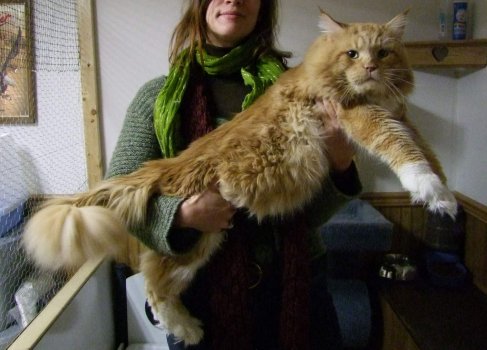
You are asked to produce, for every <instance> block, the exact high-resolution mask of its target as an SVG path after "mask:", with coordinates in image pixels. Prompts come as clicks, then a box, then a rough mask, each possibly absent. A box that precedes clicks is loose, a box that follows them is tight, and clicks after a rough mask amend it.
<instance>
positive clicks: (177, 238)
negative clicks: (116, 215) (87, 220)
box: [107, 77, 361, 256]
mask: <svg viewBox="0 0 487 350" xmlns="http://www.w3.org/2000/svg"><path fill="white" fill-rule="evenodd" d="M164 81H165V77H159V78H156V79H153V80H151V81H149V82H147V83H146V84H145V85H144V86H143V87H142V88H141V89H140V90H139V92H138V93H137V95H136V96H135V98H134V99H133V101H132V102H131V104H130V106H129V108H128V111H127V115H126V118H125V121H124V125H123V128H122V131H121V134H120V136H119V139H118V142H117V146H116V148H115V151H114V153H113V156H112V159H111V162H110V166H109V169H108V172H107V177H113V176H118V175H123V174H127V173H130V172H132V171H134V170H136V169H137V168H139V167H140V166H141V165H142V163H144V162H145V161H148V160H152V159H158V158H161V157H163V154H162V153H161V150H160V147H159V143H158V141H157V138H156V134H155V131H154V125H153V124H154V123H153V109H154V103H155V100H156V97H157V95H158V93H159V91H160V90H161V88H162V86H163V84H164ZM345 179H346V181H343V180H344V178H343V177H341V178H340V179H333V177H330V178H327V179H326V180H325V183H324V185H323V189H322V192H321V193H319V194H318V195H317V196H316V197H315V199H314V200H313V201H312V202H311V203H310V204H308V205H307V206H306V208H305V211H306V217H307V222H308V227H310V228H311V231H310V234H309V240H310V244H311V254H312V256H318V255H320V254H322V253H323V252H324V251H325V248H324V245H323V243H322V241H321V238H320V237H319V234H318V232H317V228H318V227H319V226H321V225H322V224H323V223H324V222H326V220H328V219H329V218H330V217H331V216H332V215H333V214H334V213H335V212H336V211H337V210H338V209H339V208H340V207H342V206H343V205H344V204H345V203H346V202H348V201H349V200H350V199H351V198H353V197H355V196H356V195H358V193H359V192H360V191H361V184H360V181H359V179H358V175H357V172H356V169H355V166H352V167H351V168H350V169H349V171H348V173H347V174H346V176H345ZM182 201H183V198H179V197H169V196H164V195H160V196H157V197H156V198H154V199H153V200H152V202H151V203H150V206H149V208H150V209H149V212H148V220H147V224H146V226H145V227H140V228H138V230H137V231H136V232H133V234H134V235H135V236H136V237H137V238H138V239H139V240H141V241H142V242H143V243H144V244H145V245H147V246H148V247H149V248H151V249H153V250H156V251H159V252H161V253H165V254H171V255H175V254H180V253H181V252H182V251H184V250H186V249H189V248H190V247H191V246H192V245H193V244H194V243H195V242H196V240H197V239H198V238H199V236H198V234H195V233H194V230H193V231H184V230H177V229H174V228H172V224H173V221H174V217H175V214H176V211H177V210H178V207H179V205H180V204H181V202H182ZM273 234H276V233H275V232H274V233H273ZM277 234H278V233H277ZM181 241H186V242H185V243H184V244H183V245H184V246H186V248H185V249H181ZM175 242H178V243H177V244H176V243H175Z"/></svg>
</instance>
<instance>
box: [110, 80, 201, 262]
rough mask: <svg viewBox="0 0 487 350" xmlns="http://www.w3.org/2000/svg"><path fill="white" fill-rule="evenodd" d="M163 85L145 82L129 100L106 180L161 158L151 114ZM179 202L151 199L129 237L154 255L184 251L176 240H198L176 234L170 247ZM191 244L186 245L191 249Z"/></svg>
mask: <svg viewBox="0 0 487 350" xmlns="http://www.w3.org/2000/svg"><path fill="white" fill-rule="evenodd" d="M164 81H165V78H164V77H159V78H156V79H153V80H151V81H149V82H147V83H146V84H144V85H143V86H142V87H141V89H140V90H139V91H138V93H137V94H136V96H135V98H134V99H133V100H132V102H131V104H130V106H129V108H128V110H127V114H126V117H125V120H124V124H123V127H122V131H121V133H120V136H119V138H118V141H117V145H116V147H115V150H114V152H113V155H112V158H111V161H110V165H109V168H108V171H107V176H106V177H107V178H110V177H114V176H119V175H125V174H128V173H131V172H133V171H135V170H136V169H138V168H139V167H140V166H142V164H143V163H144V162H146V161H148V160H152V159H158V158H161V157H162V156H163V155H162V154H161V150H160V147H159V143H158V141H157V137H156V134H155V131H154V123H153V120H154V119H153V111H154V103H155V100H156V97H157V94H158V93H159V91H160V90H161V88H162V86H163V84H164ZM182 201H183V198H180V197H170V196H164V195H159V196H155V197H154V198H152V199H151V203H149V207H148V208H149V209H148V213H147V222H146V225H145V226H144V227H139V228H137V229H136V230H134V232H132V233H133V234H134V235H135V236H136V237H137V238H138V239H139V240H140V241H142V242H143V243H144V244H145V245H146V246H148V247H149V248H151V249H153V250H156V251H158V252H162V253H165V254H177V253H178V251H182V250H184V249H183V248H181V246H182V245H183V244H181V243H180V241H179V238H185V236H187V237H186V238H187V239H186V240H190V241H191V242H193V241H195V240H196V239H197V238H198V237H196V236H195V235H194V234H193V233H192V232H191V233H190V234H188V235H186V234H185V232H179V230H178V233H179V234H178V240H176V243H175V246H176V249H174V248H173V244H171V243H172V242H173V241H174V238H170V236H171V235H172V234H170V232H172V231H173V230H172V224H173V221H174V216H175V214H176V211H177V210H178V208H179V205H180V203H181V202H182ZM183 241H184V239H183ZM191 242H189V243H186V244H187V245H191Z"/></svg>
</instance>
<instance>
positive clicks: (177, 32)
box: [169, 0, 291, 64]
mask: <svg viewBox="0 0 487 350" xmlns="http://www.w3.org/2000/svg"><path fill="white" fill-rule="evenodd" d="M210 1H211V0H188V1H187V7H186V10H185V11H184V13H183V16H182V18H181V20H180V21H179V23H178V25H177V26H176V28H175V29H174V32H173V34H172V37H171V47H170V51H169V62H171V64H174V63H175V62H176V58H177V57H178V55H179V53H181V51H182V50H184V49H185V48H188V50H189V54H190V56H189V57H194V54H195V52H196V51H202V50H203V44H204V42H205V40H206V38H207V33H206V10H207V9H208V5H209V3H210ZM278 1H279V0H261V4H260V11H259V17H258V19H257V23H256V25H255V28H254V30H253V31H252V33H250V36H255V37H256V38H257V43H258V44H257V46H256V48H255V52H254V56H255V57H261V56H262V55H264V54H273V55H275V56H277V57H278V58H279V59H281V60H282V61H283V63H285V62H286V60H285V59H286V58H288V57H290V56H291V55H290V53H289V52H285V51H281V50H278V49H277V48H276V41H277V39H276V36H277V28H278V11H279V9H278Z"/></svg>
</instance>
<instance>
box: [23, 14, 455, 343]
mask: <svg viewBox="0 0 487 350" xmlns="http://www.w3.org/2000/svg"><path fill="white" fill-rule="evenodd" d="M320 19H321V20H320V25H321V28H322V29H323V33H322V34H321V35H320V36H319V37H318V38H317V39H316V41H315V42H314V43H313V44H312V45H311V47H310V48H309V50H308V52H307V54H306V56H305V58H304V61H303V63H302V64H300V65H299V66H297V67H295V68H292V69H289V70H288V71H286V72H285V73H283V74H282V76H281V77H280V78H279V79H278V81H277V82H276V83H275V84H274V85H273V86H272V87H270V88H269V89H268V90H267V92H266V93H265V94H264V95H262V96H261V97H260V98H259V99H258V100H257V101H256V102H255V103H254V104H253V105H252V106H251V107H249V108H248V109H247V110H245V111H243V112H241V113H240V114H238V115H237V116H236V117H235V118H234V119H233V120H232V121H230V122H228V123H226V124H224V125H222V126H221V127H219V128H218V129H216V130H214V131H212V132H211V133H209V134H207V135H206V136H204V137H202V138H200V139H198V140H197V141H195V142H194V143H192V144H191V145H190V146H189V148H188V149H186V150H185V151H183V152H182V153H181V154H180V155H178V156H177V157H175V158H172V159H161V160H155V161H150V162H148V163H146V164H145V165H144V166H143V167H142V168H141V169H139V170H137V171H135V172H134V173H131V174H128V175H125V176H120V177H117V178H113V179H109V180H106V181H103V182H102V183H101V184H100V185H99V186H97V187H96V188H95V189H93V190H90V191H88V192H86V193H82V194H78V195H75V196H71V197H68V198H58V199H53V200H50V201H49V202H48V203H47V204H46V205H45V206H44V207H43V208H42V209H41V210H40V211H39V212H38V213H37V214H35V215H34V216H33V218H32V219H31V220H30V222H29V224H28V226H27V228H26V231H25V237H24V243H25V247H26V250H27V252H28V253H29V254H30V255H31V256H32V257H33V258H34V260H35V261H36V262H37V263H38V264H39V265H41V266H43V267H45V268H54V269H58V268H64V267H67V266H69V267H73V266H78V265H80V264H81V263H83V262H84V261H85V260H86V259H88V258H91V257H95V256H99V255H102V254H114V253H117V251H118V249H120V242H123V241H124V240H123V239H120V237H121V236H122V235H126V234H128V231H129V230H130V229H131V228H133V227H136V226H140V225H142V224H143V223H144V219H145V217H146V210H147V203H148V202H149V198H150V197H151V196H153V195H155V194H158V193H164V194H165V195H174V196H182V197H189V196H191V195H193V194H196V193H200V192H202V191H203V190H205V189H206V188H207V187H208V186H210V184H212V183H213V182H214V181H215V179H216V180H217V182H218V185H219V189H220V191H221V195H222V196H223V198H225V199H226V200H228V201H230V202H231V203H232V204H233V205H234V206H236V207H239V208H242V207H244V208H247V209H248V212H249V214H250V215H255V216H256V217H257V218H258V219H262V218H264V217H266V216H280V215H285V214H287V213H290V212H293V211H296V210H299V209H300V208H302V207H303V205H304V204H305V203H306V202H307V201H309V200H310V199H311V198H312V197H313V195H314V194H315V193H317V191H319V190H320V186H321V184H322V183H323V179H324V178H325V177H326V176H328V170H329V167H328V162H327V158H326V155H325V145H324V139H323V136H322V130H323V125H322V120H321V116H320V113H321V112H319V111H318V110H317V109H316V101H321V100H323V99H332V100H337V101H339V102H340V104H341V106H342V107H341V110H340V113H339V122H340V123H341V125H342V127H343V129H344V130H345V132H346V134H347V135H348V136H349V137H350V139H351V140H353V142H355V143H356V144H357V145H358V146H359V147H361V148H363V149H364V150H366V151H367V152H369V153H370V154H371V155H373V156H376V157H378V158H379V159H381V160H382V161H384V162H385V163H386V164H388V165H389V167H390V168H391V169H392V170H393V171H394V173H395V174H396V175H397V176H398V177H399V179H400V181H401V183H402V185H403V186H404V188H405V189H406V190H408V191H409V192H410V193H411V196H412V200H413V201H415V202H416V201H420V202H424V203H426V204H427V206H428V208H429V209H430V210H432V211H436V212H440V213H447V214H449V215H450V216H452V217H453V216H454V215H455V213H456V207H457V206H456V201H455V198H454V196H453V195H452V194H451V192H450V191H449V190H448V189H447V187H446V186H445V176H444V175H443V173H442V170H441V167H440V164H439V162H438V161H437V159H436V157H435V156H434V155H433V153H432V152H431V150H430V149H429V148H428V147H427V146H426V143H425V142H424V141H423V140H422V139H421V138H420V136H419V135H418V132H417V130H416V129H415V128H414V127H413V126H412V125H411V123H410V122H409V121H408V119H407V118H406V97H405V96H406V95H407V94H409V93H410V92H411V90H412V87H413V77H412V72H411V69H410V67H409V65H408V63H407V59H406V54H405V51H404V47H403V44H402V43H401V38H402V35H403V32H404V28H405V23H406V14H400V15H398V16H396V17H395V18H393V19H392V20H391V21H390V22H388V23H386V24H373V23H354V24H343V23H339V22H336V21H334V20H333V19H332V18H331V17H330V16H328V15H327V14H325V13H321V16H320ZM201 237H202V238H201V240H200V241H199V242H198V243H197V245H196V247H195V248H194V249H193V250H192V251H191V252H189V253H188V254H186V255H183V256H163V255H161V254H159V253H156V252H154V251H148V252H147V253H145V255H144V256H143V258H142V263H141V271H142V272H143V274H144V276H145V280H146V291H147V296H148V300H149V303H150V304H151V306H152V309H153V310H154V311H155V313H156V314H157V318H158V319H159V320H160V321H161V323H162V324H163V325H164V326H165V327H166V328H167V329H168V331H169V332H170V333H173V334H174V335H175V336H176V337H178V338H179V339H180V340H182V341H184V342H185V343H186V344H196V343H198V342H199V341H200V340H201V338H202V336H203V331H202V329H201V324H200V321H199V320H197V319H195V318H193V317H192V316H191V315H190V314H189V312H188V311H187V310H186V309H185V307H184V306H183V305H182V303H181V301H180V299H179V295H180V293H181V292H182V291H183V290H184V289H185V288H186V287H187V286H188V284H189V283H190V281H191V279H192V278H193V277H194V275H195V273H196V271H197V270H198V269H199V268H200V267H201V266H202V265H203V264H205V263H206V262H207V261H208V259H209V258H210V256H211V254H212V253H213V252H214V251H215V250H216V249H218V247H219V245H220V242H221V241H222V239H223V237H224V233H215V234H203V235H202V236H201Z"/></svg>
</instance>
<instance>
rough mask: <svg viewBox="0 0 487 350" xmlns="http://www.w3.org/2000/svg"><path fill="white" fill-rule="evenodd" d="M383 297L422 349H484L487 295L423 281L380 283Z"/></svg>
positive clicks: (468, 287)
mask: <svg viewBox="0 0 487 350" xmlns="http://www.w3.org/2000/svg"><path fill="white" fill-rule="evenodd" d="M379 289H380V293H381V295H382V297H383V298H384V299H385V300H386V301H387V302H388V303H389V305H390V306H391V308H392V309H393V310H394V312H395V313H396V314H397V316H398V317H399V319H400V320H401V321H402V322H403V324H404V326H405V327H406V329H407V330H408V332H409V333H410V335H411V337H412V338H413V339H414V340H415V342H416V343H417V345H418V347H419V348H420V349H422V350H486V349H487V295H485V294H483V293H482V291H480V290H479V289H478V288H477V287H475V286H474V285H473V284H471V283H468V284H467V285H466V286H464V287H461V288H458V289H445V288H439V287H433V286H431V285H430V284H428V283H426V282H425V281H420V280H418V281H414V282H390V283H380V286H379Z"/></svg>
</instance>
